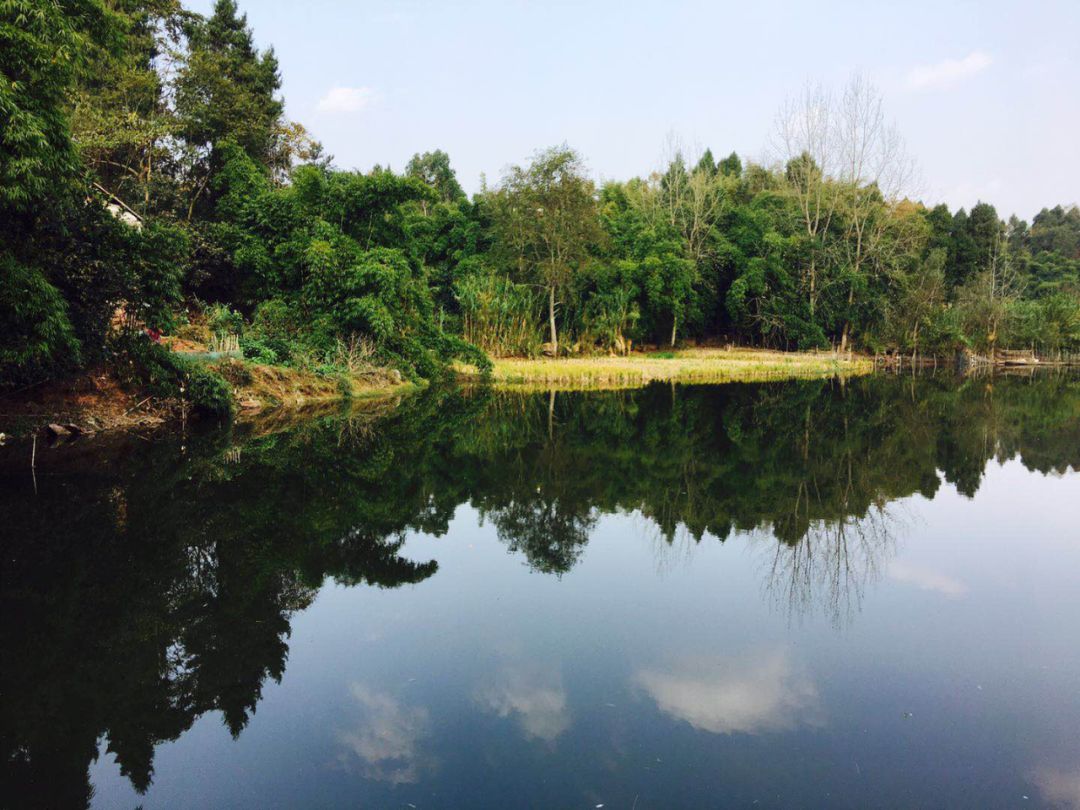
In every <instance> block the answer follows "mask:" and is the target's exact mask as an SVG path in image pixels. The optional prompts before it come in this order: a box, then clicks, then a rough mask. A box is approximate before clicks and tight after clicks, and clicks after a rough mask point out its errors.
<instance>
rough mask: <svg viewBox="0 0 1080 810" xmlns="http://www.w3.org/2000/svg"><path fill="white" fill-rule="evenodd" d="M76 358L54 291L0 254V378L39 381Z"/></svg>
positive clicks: (63, 308)
mask: <svg viewBox="0 0 1080 810" xmlns="http://www.w3.org/2000/svg"><path fill="white" fill-rule="evenodd" d="M79 361H80V346H79V341H78V339H77V338H76V337H75V330H74V329H73V328H72V326H71V321H70V320H69V319H68V310H67V305H66V303H65V302H64V299H63V298H62V297H61V295H60V293H59V292H58V291H57V289H56V288H55V287H54V286H53V285H52V284H50V283H49V282H48V281H47V280H46V278H45V277H44V276H43V275H42V274H41V272H40V271H38V270H37V269H35V268H32V267H26V266H24V265H22V264H19V263H18V262H16V261H15V260H14V259H11V258H9V257H6V256H4V257H0V382H2V383H21V382H24V381H32V380H36V379H40V378H42V377H44V376H46V375H48V374H50V373H55V372H56V371H57V370H59V369H64V368H71V367H74V366H76V365H77V364H78V363H79Z"/></svg>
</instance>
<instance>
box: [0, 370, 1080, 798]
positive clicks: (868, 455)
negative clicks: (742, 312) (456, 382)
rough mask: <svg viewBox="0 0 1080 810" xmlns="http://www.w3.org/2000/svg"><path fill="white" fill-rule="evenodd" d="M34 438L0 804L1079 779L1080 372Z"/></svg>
mask: <svg viewBox="0 0 1080 810" xmlns="http://www.w3.org/2000/svg"><path fill="white" fill-rule="evenodd" d="M24 449H25V448H22V447H11V446H9V447H7V448H3V449H2V451H0V452H2V453H3V454H4V455H3V456H0V462H2V465H0V471H2V472H0V475H2V478H0V483H2V491H3V494H2V496H0V514H2V515H3V520H4V523H5V529H4V531H3V536H4V540H3V551H4V555H3V582H2V608H3V614H2V617H0V626H2V632H3V636H2V639H0V642H2V659H3V663H2V670H0V671H2V693H0V703H2V721H3V729H2V735H3V736H2V740H3V752H2V755H3V765H2V767H3V769H4V776H3V801H2V802H0V804H2V805H3V806H33V805H36V806H44V807H68V806H86V805H89V806H92V807H102V808H114V807H115V808H135V807H137V806H142V807H144V808H148V809H149V808H157V807H168V808H175V807H229V808H233V807H253V808H255V807H257V808H269V807H334V806H348V807H417V808H429V807H430V808H438V807H519V806H534V807H582V808H596V807H599V806H601V805H603V806H604V807H606V808H620V807H625V808H634V807H636V808H650V807H653V808H655V807H675V806H681V807H754V808H765V807H785V808H786V807H851V808H856V807H857V808H862V807H904V808H907V807H943V808H944V807H980V808H983V807H985V808H997V807H1002V808H1005V807H1021V808H1034V807H1061V808H1080V521H1078V517H1080V475H1078V474H1077V470H1078V469H1080V380H1077V379H1076V378H1068V377H1059V376H1043V377H1036V378H1034V379H1016V378H1005V379H996V380H993V381H990V380H987V379H982V380H968V381H956V380H953V379H951V378H950V379H944V378H931V379H917V380H911V379H897V378H889V377H874V378H866V379H860V380H855V381H851V382H848V383H847V384H844V385H841V384H840V383H839V382H836V381H829V382H808V383H784V384H775V385H753V386H751V385H739V386H688V387H671V386H667V385H658V386H653V387H650V388H647V389H643V390H639V391H631V392H596V393H580V394H570V393H560V394H557V395H554V396H553V395H549V394H534V395H512V394H496V393H492V392H486V391H472V392H460V391H431V392H427V393H425V394H422V395H419V396H417V397H413V398H411V399H407V400H405V402H404V403H402V405H401V406H400V407H399V408H397V409H396V410H394V411H392V412H388V413H385V414H382V415H379V414H366V415H353V416H351V417H343V416H331V417H326V418H319V419H310V420H307V421H305V422H303V423H302V424H298V425H276V426H275V425H267V424H263V425H259V426H257V427H254V428H252V427H232V428H229V427H221V428H214V429H205V430H203V431H201V432H200V433H199V434H198V435H189V436H187V437H173V438H165V439H161V440H158V441H155V442H152V443H151V442H146V441H144V440H139V439H135V438H130V439H127V440H121V439H112V440H105V439H95V440H93V441H91V442H82V443H81V444H79V443H77V444H75V445H73V446H69V447H65V448H58V449H55V450H48V451H46V452H44V453H40V454H39V456H38V470H37V476H36V481H34V480H32V478H31V477H30V476H29V474H28V469H27V465H26V464H25V460H24V459H22V458H21V456H22V453H23V450H24ZM35 488H36V489H35Z"/></svg>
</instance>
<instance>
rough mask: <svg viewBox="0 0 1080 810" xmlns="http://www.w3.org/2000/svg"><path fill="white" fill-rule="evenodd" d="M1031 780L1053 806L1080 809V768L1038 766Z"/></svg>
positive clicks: (1070, 809)
mask: <svg viewBox="0 0 1080 810" xmlns="http://www.w3.org/2000/svg"><path fill="white" fill-rule="evenodd" d="M1031 780H1032V781H1033V782H1034V783H1035V785H1036V786H1037V787H1038V788H1039V792H1040V793H1042V797H1043V798H1044V799H1046V801H1047V802H1048V803H1049V804H1050V805H1051V806H1052V807H1060V808H1064V810H1080V768H1077V769H1076V770H1075V771H1061V770H1058V769H1057V768H1037V769H1036V770H1035V772H1034V773H1032V775H1031Z"/></svg>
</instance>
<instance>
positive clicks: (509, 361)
mask: <svg viewBox="0 0 1080 810" xmlns="http://www.w3.org/2000/svg"><path fill="white" fill-rule="evenodd" d="M494 362H495V368H494V370H493V371H492V380H493V382H494V383H495V384H497V385H499V386H500V387H512V388H530V387H541V386H542V387H544V388H559V389H587V388H633V387H636V386H640V385H645V384H646V383H649V382H653V381H654V380H663V381H672V382H700V383H705V382H765V381H769V380H785V379H813V378H820V377H832V376H835V375H837V374H842V375H845V376H848V375H856V374H867V373H869V372H871V371H872V370H873V368H874V364H873V361H872V360H870V359H869V358H865V357H859V356H852V357H846V356H843V355H837V354H834V353H832V352H777V351H766V350H762V349H683V350H679V351H672V352H655V353H653V354H648V355H646V354H632V355H629V356H627V357H567V358H560V359H558V360H554V359H547V358H543V359H535V360H530V359H522V358H502V359H496V360H495V361H494ZM458 371H459V372H460V373H461V374H462V375H463V376H466V377H472V376H477V375H476V370H475V369H474V368H472V367H469V366H458Z"/></svg>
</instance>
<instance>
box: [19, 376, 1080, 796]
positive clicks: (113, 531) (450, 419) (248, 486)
mask: <svg viewBox="0 0 1080 810" xmlns="http://www.w3.org/2000/svg"><path fill="white" fill-rule="evenodd" d="M1077 413H1080V383H1078V382H1077V380H1076V379H1075V378H1070V377H1067V376H1051V375H1044V376H1040V377H1035V378H1031V379H1026V378H1025V379H1008V378H1006V379H996V380H994V381H993V382H992V383H991V382H990V381H987V380H985V379H983V380H968V381H964V382H960V383H957V382H956V381H955V380H952V379H946V378H924V379H898V378H893V377H870V378H863V379H858V380H855V381H850V382H847V383H846V384H840V383H839V382H836V381H815V382H799V383H783V384H775V385H737V386H701V387H672V386H667V385H656V386H651V387H649V388H645V389H640V390H636V391H624V392H609V393H594V394H584V393H560V394H557V395H555V394H545V395H543V396H528V395H516V394H497V393H493V392H490V391H484V390H473V391H440V390H431V391H428V392H425V393H424V394H422V395H418V396H416V397H413V398H411V399H408V400H406V401H405V402H404V403H403V404H402V405H401V406H400V407H399V408H397V409H396V410H393V411H392V412H389V413H385V414H380V415H378V416H376V417H367V418H364V417H358V416H356V415H352V416H349V417H333V416H331V417H325V418H320V419H315V420H310V421H308V422H305V423H303V424H302V425H300V426H298V427H284V428H283V427H282V426H277V427H275V429H274V430H273V431H270V430H268V429H265V428H264V429H262V430H261V432H260V433H258V434H256V433H243V432H241V431H240V429H239V428H237V429H235V430H230V429H223V430H218V431H211V432H209V433H208V434H207V435H203V436H198V437H189V439H188V440H186V443H185V442H182V441H181V440H180V439H179V438H175V439H167V440H161V441H156V442H153V443H150V442H144V441H141V440H135V439H132V440H130V441H115V442H112V443H110V442H106V441H105V440H100V439H99V440H95V443H93V444H88V445H83V446H81V447H80V445H78V444H76V445H75V446H73V447H69V448H65V449H63V450H57V451H55V452H54V453H51V454H44V455H39V459H38V475H37V484H38V491H37V494H36V495H35V494H34V489H33V482H32V480H31V479H30V477H29V475H28V474H27V470H26V469H25V457H24V456H23V455H22V454H21V449H20V448H15V449H18V450H20V452H19V454H18V458H16V457H15V455H14V450H12V448H10V447H9V448H5V449H4V450H3V453H4V454H5V455H9V456H10V458H0V479H2V480H0V483H2V487H0V510H2V514H3V515H4V516H5V523H6V526H5V532H4V534H3V541H2V543H3V547H2V551H3V572H2V573H3V580H2V588H0V591H2V596H0V598H2V604H0V607H2V610H3V618H2V621H0V632H2V637H0V642H2V651H3V656H4V666H3V668H2V670H0V686H2V688H0V720H2V723H0V726H2V729H0V747H2V751H0V753H2V755H3V758H4V764H3V766H2V768H3V780H4V784H3V792H4V795H5V796H9V797H18V801H17V802H16V803H18V804H26V805H34V804H36V805H38V806H47V807H59V806H85V805H87V804H88V803H89V800H90V791H91V788H90V785H89V781H88V766H89V763H91V762H92V761H93V760H94V758H95V757H96V756H97V753H98V747H99V742H100V741H102V740H104V741H106V746H107V750H108V751H109V752H111V753H112V754H113V755H114V756H115V757H116V759H117V761H118V763H119V767H120V769H121V771H122V772H123V773H124V774H125V775H126V776H127V777H128V778H129V779H130V780H131V782H132V784H133V785H134V786H135V787H136V788H137V789H139V790H145V789H146V788H147V787H148V786H149V785H150V783H151V781H152V778H153V759H154V750H155V747H156V746H157V745H159V744H160V743H162V742H164V741H167V740H173V739H176V738H177V737H179V736H180V735H181V734H183V733H184V731H185V730H186V729H188V728H190V726H191V725H192V724H193V723H194V722H195V720H196V719H197V718H199V717H200V716H201V715H203V714H205V713H207V712H215V711H216V712H220V713H221V715H222V717H223V720H224V722H225V724H226V726H227V727H228V729H229V730H230V732H231V733H232V734H233V735H234V736H235V735H238V734H240V733H241V732H242V731H243V729H244V728H245V727H246V726H247V724H248V723H249V722H250V719H251V717H252V715H253V714H254V712H255V711H256V708H257V706H258V703H259V700H260V698H261V696H262V691H263V688H264V686H265V685H266V682H267V680H268V679H271V680H275V681H276V680H280V679H281V677H282V675H283V673H284V670H285V667H286V663H287V659H288V652H289V646H288V639H289V634H290V627H291V619H292V616H293V615H294V614H295V613H296V612H297V611H301V610H303V609H305V608H306V607H307V606H308V605H309V604H310V603H311V600H312V599H313V597H314V595H315V593H316V592H317V590H318V588H319V587H320V586H321V584H322V583H323V581H324V580H325V579H326V578H327V577H333V578H334V579H336V580H337V581H339V582H342V583H346V584H349V585H355V586H374V587H386V588H392V587H395V586H398V585H400V584H403V583H417V582H421V581H423V580H425V579H426V578H428V577H430V576H432V575H433V574H434V573H435V572H436V569H437V566H436V563H435V562H434V561H413V560H409V559H406V558H404V557H403V556H402V554H401V552H402V544H403V543H404V540H405V537H406V536H407V535H408V533H409V532H412V531H423V532H428V533H433V534H442V533H444V532H445V531H446V530H447V527H448V525H449V521H450V518H451V517H452V516H453V514H454V511H455V509H456V508H457V507H458V506H459V505H460V504H462V503H470V504H472V505H473V506H474V507H475V508H476V509H477V510H478V511H479V512H480V514H481V515H482V516H483V518H484V519H485V520H488V521H490V522H491V524H492V525H493V526H494V527H495V529H496V531H497V533H498V535H499V537H500V538H501V540H502V541H503V542H504V543H505V544H506V546H507V549H508V551H509V552H510V553H513V554H521V555H522V556H523V557H524V559H525V560H526V561H527V563H528V564H529V566H530V567H532V568H533V569H535V570H537V571H540V572H545V573H554V574H562V573H564V572H566V571H569V570H570V569H572V568H573V566H574V565H575V564H576V563H577V562H578V560H579V559H580V557H581V555H582V553H583V551H584V549H585V547H586V545H587V543H588V540H589V537H590V534H591V533H592V531H593V528H594V527H595V525H596V523H597V521H598V519H599V517H600V516H601V515H602V514H605V513H612V512H633V513H635V514H639V515H641V516H642V517H643V518H644V519H645V520H647V521H649V522H650V523H651V524H653V525H655V527H656V529H657V532H658V534H659V537H660V538H661V540H660V542H661V543H662V544H667V545H670V544H672V543H673V542H674V539H675V538H676V536H679V535H682V536H685V537H688V538H690V539H691V541H692V542H693V543H695V544H696V543H700V542H703V541H705V540H706V538H709V539H710V540H711V541H712V542H715V541H720V542H722V541H724V540H725V539H726V538H728V537H729V536H731V535H732V534H733V533H735V532H750V531H757V532H758V533H759V535H760V536H761V538H762V539H761V540H759V542H761V543H767V544H768V551H767V553H766V554H765V559H766V567H765V572H764V574H765V576H764V581H765V587H766V589H767V591H768V592H769V593H770V594H771V595H772V598H774V599H775V600H776V601H777V602H778V603H779V604H781V605H783V606H784V607H785V609H788V610H790V611H791V612H792V614H793V615H801V614H803V613H805V612H807V611H809V610H812V609H813V608H814V605H815V604H817V603H819V602H820V603H821V604H823V605H824V606H825V608H826V610H827V612H828V613H829V615H830V616H831V617H832V618H833V619H834V621H842V620H843V619H844V618H845V617H847V616H850V615H851V614H852V613H853V612H854V611H855V610H857V609H858V605H859V601H860V599H861V598H862V595H863V593H864V592H865V589H866V587H867V586H868V585H869V583H871V582H873V581H874V580H875V579H876V578H877V577H879V576H880V575H881V574H882V573H883V572H884V570H885V568H886V566H887V564H888V561H889V558H890V556H891V554H892V551H893V547H894V545H895V543H896V536H897V529H898V526H899V525H900V524H899V522H898V518H897V515H896V510H895V506H891V505H890V504H894V502H895V501H897V500H898V499H900V498H904V497H906V496H909V495H912V494H915V493H922V494H923V495H926V496H927V497H932V496H933V495H934V493H935V492H936V491H937V489H938V488H939V487H940V486H941V481H942V480H944V481H946V482H948V483H951V484H954V485H955V486H956V487H957V489H958V490H959V491H961V492H962V493H964V494H967V495H972V494H974V492H975V491H976V490H977V489H978V486H979V484H980V482H981V480H982V475H983V472H984V470H985V467H986V464H987V462H988V461H989V460H991V459H995V458H996V459H998V460H1005V459H1009V458H1014V457H1018V458H1019V459H1020V460H1021V461H1022V462H1023V463H1024V464H1025V465H1026V466H1027V467H1028V468H1030V469H1033V470H1039V471H1042V472H1063V471H1065V470H1066V469H1069V468H1073V469H1077V468H1080V420H1078V419H1077V417H1076V414H1077ZM8 450H12V453H11V454H8ZM358 739H363V736H362V735H361V736H360V737H359V738H358Z"/></svg>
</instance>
